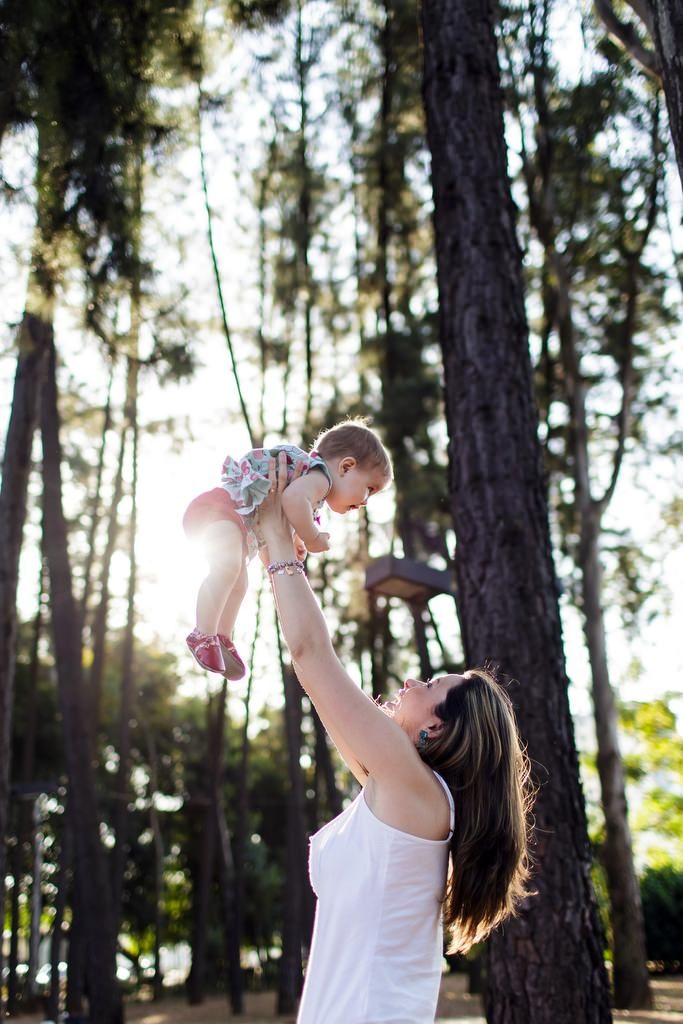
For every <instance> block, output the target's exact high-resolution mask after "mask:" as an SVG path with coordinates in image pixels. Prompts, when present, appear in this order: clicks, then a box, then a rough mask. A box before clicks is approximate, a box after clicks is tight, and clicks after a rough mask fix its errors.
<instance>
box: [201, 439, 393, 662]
mask: <svg viewBox="0 0 683 1024" xmlns="http://www.w3.org/2000/svg"><path fill="white" fill-rule="evenodd" d="M280 452H284V453H285V455H286V457H287V479H288V480H291V483H289V484H288V486H287V489H286V490H285V491H284V493H283V495H282V505H283V508H284V512H285V515H286V516H287V518H288V520H289V522H290V523H291V525H292V528H293V530H294V532H295V534H296V547H297V558H298V559H299V560H300V561H299V562H298V563H297V565H296V567H295V568H296V570H297V571H303V561H302V560H303V559H304V558H305V556H306V552H307V551H311V552H321V551H327V550H328V548H329V546H330V535H329V533H324V532H322V531H321V530H320V526H319V522H320V520H319V515H318V513H319V510H320V508H321V506H322V505H323V503H325V504H327V505H328V506H329V507H330V508H331V509H332V511H333V512H339V513H340V514H341V515H345V514H346V513H347V512H350V511H351V510H352V509H357V508H361V507H362V506H363V505H365V504H366V503H367V501H368V498H370V497H371V496H372V495H373V494H377V493H378V492H379V491H381V490H383V488H384V487H386V485H387V484H388V483H389V482H390V481H391V479H392V467H391V459H390V458H389V455H388V453H387V452H386V450H385V448H384V447H383V445H382V444H381V442H380V441H379V438H378V437H377V435H376V434H375V433H374V432H373V431H372V430H370V429H369V427H367V426H366V425H365V423H364V422H363V421H362V420H346V421H344V422H343V423H338V424H337V425H336V426H334V427H331V428H330V429H329V430H325V431H323V433H322V434H320V436H319V437H318V438H317V440H316V442H315V445H314V447H313V449H312V450H311V451H310V452H305V451H303V450H302V449H301V448H296V447H295V446H294V445H287V444H276V445H273V446H271V447H269V448H255V449H252V450H251V451H249V452H247V454H246V455H244V456H242V458H241V459H239V460H238V461H236V460H235V459H233V458H231V457H230V456H228V457H227V458H226V460H225V462H224V464H223V475H222V478H221V486H220V487H215V488H214V489H213V490H211V491H206V492H204V493H203V494H200V495H199V496H198V497H197V498H195V499H194V500H193V501H192V502H191V503H190V505H189V506H188V508H187V510H186V512H185V515H184V517H183V527H184V529H185V532H186V533H187V534H188V536H190V537H199V538H200V539H201V541H202V544H203V547H204V552H205V554H206V557H207V559H208V562H209V573H208V575H207V576H206V578H205V579H204V581H203V582H202V584H201V586H200V588H199V593H198V595H197V625H196V627H195V628H194V629H193V630H192V632H191V633H190V635H189V636H188V637H187V645H188V647H189V648H190V651H191V652H192V654H193V655H194V657H195V659H196V661H197V662H198V663H199V664H200V665H201V666H202V668H205V669H208V670H209V672H218V673H219V674H220V675H223V676H226V677H227V678H228V679H240V678H241V677H242V676H243V675H244V672H245V667H244V662H243V661H242V659H241V657H240V656H239V654H238V653H237V650H236V648H235V645H234V643H233V642H232V634H233V630H234V628H235V621H236V619H237V613H238V611H239V609H240V605H241V604H242V601H243V599H244V595H245V594H246V591H247V585H248V577H247V563H248V562H249V560H250V559H251V558H252V557H253V556H254V554H255V553H256V550H257V549H258V546H259V538H258V536H257V533H256V530H255V526H254V514H255V511H256V509H257V508H258V506H259V505H260V504H261V502H262V501H263V499H264V498H265V496H266V494H268V491H269V489H270V484H269V481H268V463H269V460H270V459H271V458H276V459H277V456H278V454H279V453H280ZM300 464H301V465H302V467H303V471H302V474H301V476H297V477H296V478H295V479H292V477H293V474H294V471H295V470H296V469H297V467H298V466H299V465H300ZM289 568H290V569H291V567H289Z"/></svg>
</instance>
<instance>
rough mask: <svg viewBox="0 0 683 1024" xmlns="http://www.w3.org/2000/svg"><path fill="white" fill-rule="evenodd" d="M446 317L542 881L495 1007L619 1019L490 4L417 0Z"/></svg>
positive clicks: (485, 642) (467, 510) (456, 486)
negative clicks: (581, 768)
mask: <svg viewBox="0 0 683 1024" xmlns="http://www.w3.org/2000/svg"><path fill="white" fill-rule="evenodd" d="M422 15H423V35H424V46H425V73H424V96H425V106H426V112H427V129H428V141H429V147H430V150H431V155H432V184H433V190H434V204H435V215H434V216H435V231H436V246H437V269H438V283H439V297H440V333H441V344H442V349H443V356H444V369H445V380H446V408H447V420H448V428H449V435H450V445H449V449H450V450H449V455H450V469H449V483H450V492H451V495H452V509H453V519H454V525H455V533H456V539H457V548H456V575H457V584H458V594H459V614H460V619H461V625H462V632H463V644H464V649H465V654H466V658H467V662H468V664H470V665H481V664H482V663H484V662H485V661H486V660H487V659H490V660H491V661H493V662H494V663H496V664H497V665H499V666H500V668H501V670H502V671H503V672H504V673H505V675H506V676H507V677H508V678H509V679H510V680H511V682H510V694H511V696H512V698H513V700H514V702H515V705H516V710H517V715H518V720H519V724H520V729H521V732H522V735H523V737H524V739H525V741H526V743H527V744H528V752H529V756H530V757H531V759H532V763H533V764H534V767H535V775H536V779H537V782H538V783H539V791H538V795H537V800H536V806H535V825H536V830H535V836H534V846H533V850H532V852H533V879H532V886H533V888H534V890H535V891H536V895H534V896H532V897H529V898H528V899H527V900H526V901H525V902H524V905H523V907H522V909H521V912H520V915H519V917H518V918H517V919H515V920H514V921H512V922H510V923H508V924H506V926H505V927H504V928H502V929H499V930H497V931H496V933H494V935H493V936H492V937H491V940H490V970H489V977H488V986H487V998H486V1012H487V1020H488V1021H489V1022H491V1024H513V1022H514V1024H547V1022H548V1021H549V1020H552V1021H554V1022H555V1024H588V1022H595V1024H598V1022H600V1024H603V1022H607V1021H610V1020H611V1013H610V1008H609V990H608V983H607V975H606V972H605V968H604V962H603V947H604V941H603V936H602V932H601V928H600V924H599V919H598V915H597V910H596V906H595V901H594V898H593V893H592V889H591V885H590V866H591V858H590V849H589V845H588V837H587V831H586V822H585V814H584V807H583V800H582V794H581V788H580V783H579V775H578V764H577V758H576V752H575V747H574V741H573V734H572V723H571V717H570V713H569V703H568V699H567V679H566V673H565V666H564V657H563V651H562V637H561V626H560V617H559V610H558V605H557V582H556V579H555V573H554V568H553V562H552V552H551V545H550V536H549V529H548V520H547V498H546V490H545V480H544V474H543V466H542V460H541V452H540V447H539V444H538V441H537V437H536V426H537V418H536V410H535V407H534V402H533V394H532V383H531V365H530V359H529V352H528V342H527V328H526V321H525V313H524V296H523V283H522V269H521V256H520V252H519V248H518V244H517V239H516V236H515V225H514V213H513V204H512V200H511V195H510V188H509V182H508V177H507V169H506V153H505V145H504V136H503V116H502V100H501V96H500V84H499V72H498V64H497V54H496V38H495V18H494V8H493V5H492V4H489V3H487V4H482V3H475V2H474V0H424V3H423V9H422Z"/></svg>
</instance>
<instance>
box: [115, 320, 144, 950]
mask: <svg viewBox="0 0 683 1024" xmlns="http://www.w3.org/2000/svg"><path fill="white" fill-rule="evenodd" d="M138 314H139V309H138ZM136 319H137V317H136ZM135 347H136V348H137V338H136V340H135ZM138 376H139V363H138V360H137V357H136V354H133V356H129V357H128V374H127V377H128V379H127V387H126V392H127V395H126V417H125V418H126V422H127V424H128V425H129V428H130V430H131V435H132V453H131V456H132V463H133V472H132V481H131V514H130V523H129V526H128V599H127V615H126V627H125V630H124V634H123V652H122V658H121V691H120V707H119V750H118V754H119V768H118V781H117V787H116V789H117V792H116V802H115V805H114V834H115V836H116V846H115V847H114V857H113V885H112V895H113V903H114V920H115V921H116V923H117V931H118V926H119V923H120V919H121V912H122V905H123V880H124V875H125V870H126V862H127V859H128V805H129V803H130V800H131V792H130V730H131V720H132V717H133V711H134V708H133V662H134V654H135V592H136V589H137V560H136V557H135V537H136V533H137V486H138V435H139V431H138V414H137V402H138Z"/></svg>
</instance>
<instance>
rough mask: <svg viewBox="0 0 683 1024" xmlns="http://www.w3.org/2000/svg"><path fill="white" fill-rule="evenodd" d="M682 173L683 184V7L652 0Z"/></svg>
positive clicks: (670, 0)
mask: <svg viewBox="0 0 683 1024" xmlns="http://www.w3.org/2000/svg"><path fill="white" fill-rule="evenodd" d="M649 6H650V7H651V9H652V12H653V15H654V18H653V21H654V26H653V27H654V42H655V49H656V51H657V55H658V56H659V60H660V63H661V69H662V81H663V83H664V94H665V96H666V105H667V108H668V111H669V125H670V127H671V136H672V138H673V143H674V150H675V152H676V161H677V163H678V174H679V177H680V179H681V186H683V10H682V9H681V4H680V2H679V0H649Z"/></svg>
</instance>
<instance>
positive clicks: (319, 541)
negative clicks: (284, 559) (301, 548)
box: [308, 532, 330, 554]
mask: <svg viewBox="0 0 683 1024" xmlns="http://www.w3.org/2000/svg"><path fill="white" fill-rule="evenodd" d="M308 550H309V551H311V552H313V553H314V554H318V553H319V552H321V551H329V550H330V535H329V533H321V532H318V534H317V536H315V537H313V538H312V539H311V540H309V542H308Z"/></svg>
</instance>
